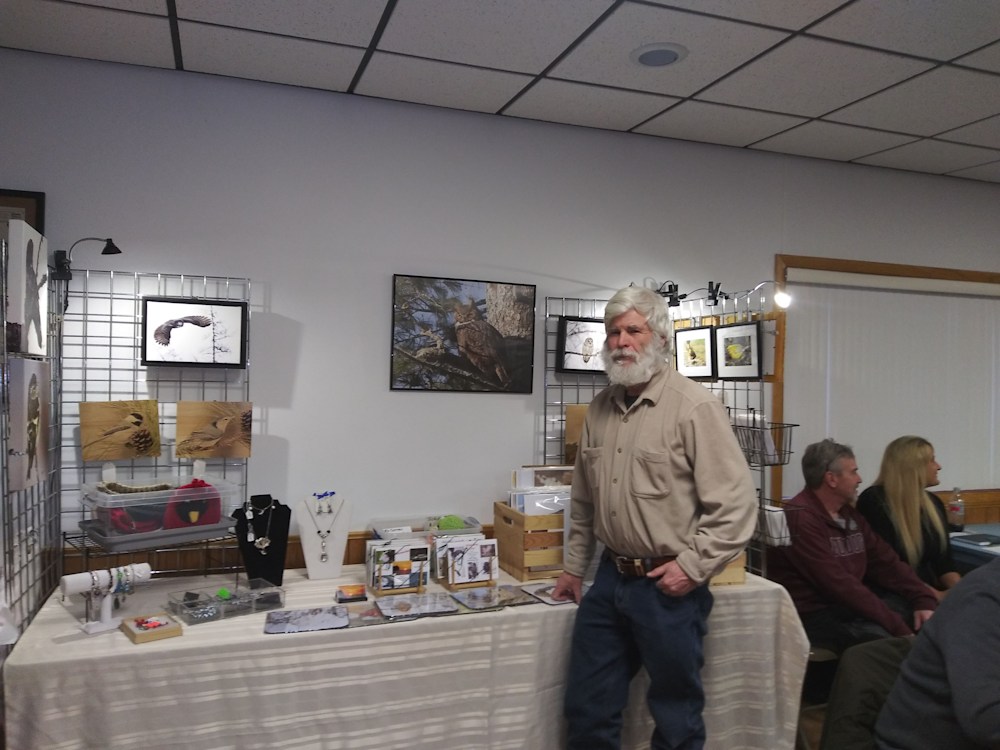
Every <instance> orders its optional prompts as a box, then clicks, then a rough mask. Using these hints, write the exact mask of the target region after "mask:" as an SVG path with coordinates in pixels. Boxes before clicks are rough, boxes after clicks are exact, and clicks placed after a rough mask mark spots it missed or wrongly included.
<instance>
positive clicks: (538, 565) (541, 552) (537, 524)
mask: <svg viewBox="0 0 1000 750" xmlns="http://www.w3.org/2000/svg"><path fill="white" fill-rule="evenodd" d="M563 523H564V521H563V514H562V513H553V514H550V515H541V516H529V515H525V514H524V513H521V512H520V511H517V510H514V509H513V508H511V507H510V506H509V505H507V504H506V503H502V502H497V503H494V504H493V535H494V536H495V537H496V540H497V547H498V548H499V553H500V567H501V568H502V569H503V570H505V571H507V572H508V573H510V574H511V575H512V576H514V577H515V578H517V579H518V580H519V581H530V580H533V579H536V578H555V577H556V576H558V575H559V574H560V573H562V565H563Z"/></svg>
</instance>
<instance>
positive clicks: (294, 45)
mask: <svg viewBox="0 0 1000 750" xmlns="http://www.w3.org/2000/svg"><path fill="white" fill-rule="evenodd" d="M179 27H180V29H179V30H180V39H181V44H182V45H183V49H184V68H185V70H191V71H195V72H198V73H214V74H216V75H223V76H232V77H234V78H249V79H251V80H254V81H269V82H271V83H284V84H288V85H291V86H308V87H311V88H318V89H327V90H329V91H346V90H347V87H348V86H349V85H350V84H351V79H352V78H353V77H354V73H355V71H356V70H357V68H358V65H359V64H360V63H361V59H362V57H363V56H364V51H363V50H360V49H356V48H353V47H343V46H338V45H335V44H326V43H324V42H314V41H310V40H305V39H292V38H290V37H282V36H273V35H270V34H260V33H257V32H255V31H243V30H241V29H227V28H223V27H221V26H206V25H205V24H200V23H191V22H189V21H181V22H180V23H179Z"/></svg>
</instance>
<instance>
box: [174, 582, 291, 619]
mask: <svg viewBox="0 0 1000 750" xmlns="http://www.w3.org/2000/svg"><path fill="white" fill-rule="evenodd" d="M223 590H225V591H226V592H227V593H228V594H229V596H228V597H227V596H224V595H220V592H222V591H223ZM167 598H168V601H167V611H168V612H170V613H171V614H173V615H174V616H175V617H177V618H179V619H180V620H181V621H182V622H184V623H186V624H187V625H199V624H201V623H203V622H215V621H216V620H227V619H229V618H231V617H239V616H240V615H252V614H254V613H256V612H268V611H270V610H272V609H281V608H282V607H283V606H285V590H284V589H283V588H281V587H280V586H275V585H274V584H272V583H270V582H268V581H265V580H264V579H263V578H253V579H251V580H250V581H249V582H247V583H241V584H237V585H236V586H234V587H229V586H214V587H210V588H200V589H198V588H196V589H185V590H184V591H174V592H172V593H171V594H169V595H168V597H167Z"/></svg>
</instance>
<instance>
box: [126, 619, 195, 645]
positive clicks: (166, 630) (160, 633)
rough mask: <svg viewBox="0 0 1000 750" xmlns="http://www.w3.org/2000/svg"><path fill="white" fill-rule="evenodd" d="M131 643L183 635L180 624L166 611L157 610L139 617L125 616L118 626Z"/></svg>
mask: <svg viewBox="0 0 1000 750" xmlns="http://www.w3.org/2000/svg"><path fill="white" fill-rule="evenodd" d="M118 627H119V628H120V629H121V631H122V632H123V633H125V635H127V636H128V637H129V640H131V641H132V643H146V642H148V641H159V640H162V639H163V638H173V637H175V636H178V635H183V634H184V631H183V629H182V628H181V624H180V623H179V622H177V621H176V620H175V619H174V618H172V617H171V616H170V615H168V614H167V613H166V612H157V613H156V614H152V615H141V616H140V617H126V618H124V619H123V620H122V622H121V625H119V626H118Z"/></svg>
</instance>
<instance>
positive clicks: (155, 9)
mask: <svg viewBox="0 0 1000 750" xmlns="http://www.w3.org/2000/svg"><path fill="white" fill-rule="evenodd" d="M76 2H77V3H79V4H80V5H96V6H98V7H100V8H114V9H116V10H131V11H134V12H136V13H152V14H153V15H156V16H165V15H167V0H76Z"/></svg>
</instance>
